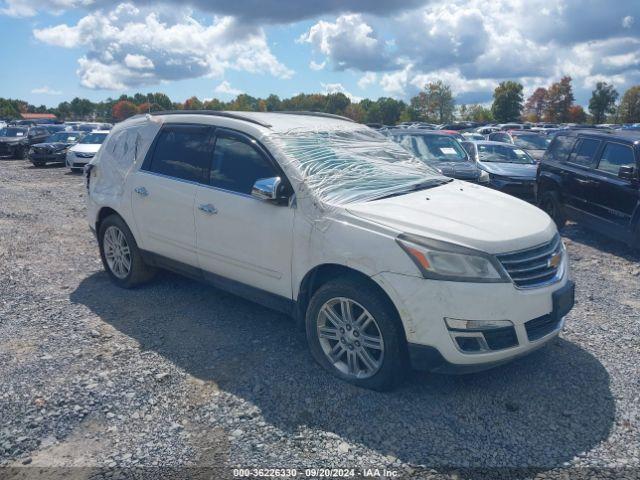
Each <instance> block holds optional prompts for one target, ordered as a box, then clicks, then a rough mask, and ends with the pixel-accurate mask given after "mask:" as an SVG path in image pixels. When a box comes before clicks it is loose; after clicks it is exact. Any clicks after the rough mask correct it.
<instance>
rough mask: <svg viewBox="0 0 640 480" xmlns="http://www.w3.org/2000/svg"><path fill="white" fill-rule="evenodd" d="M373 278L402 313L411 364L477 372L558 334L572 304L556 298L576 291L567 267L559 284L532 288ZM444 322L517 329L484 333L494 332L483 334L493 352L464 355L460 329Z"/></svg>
mask: <svg viewBox="0 0 640 480" xmlns="http://www.w3.org/2000/svg"><path fill="white" fill-rule="evenodd" d="M565 262H566V259H565ZM374 278H375V279H376V280H377V281H378V282H379V283H380V285H381V286H382V287H383V288H384V289H385V291H386V292H387V293H388V294H389V295H390V297H391V300H392V301H393V302H394V304H395V306H396V308H397V310H398V312H399V313H400V317H401V319H402V323H403V326H404V329H405V333H406V337H407V342H408V344H409V355H410V358H411V363H412V365H413V366H414V368H418V369H429V370H436V371H452V370H456V371H462V372H465V371H478V370H484V369H486V368H491V367H493V366H496V365H500V364H502V363H505V362H508V361H511V360H513V359H515V358H517V357H520V356H523V355H526V354H528V353H531V352H532V351H534V350H536V349H538V348H540V347H541V346H542V345H544V344H545V343H547V342H548V341H549V340H551V339H553V338H554V337H555V336H557V335H558V333H559V332H560V331H561V330H562V327H563V325H564V316H565V315H566V314H567V313H568V311H569V310H570V309H571V307H572V306H573V297H572V295H570V297H571V298H570V301H569V302H566V301H565V302H564V303H565V304H564V305H562V306H558V305H557V302H554V300H553V299H554V297H556V298H558V296H559V295H558V294H555V295H554V293H555V292H562V291H566V290H571V292H572V291H573V282H571V281H570V280H569V278H568V268H567V266H566V265H565V273H564V276H563V277H562V278H561V279H560V280H559V281H557V282H556V283H554V284H552V285H548V286H544V287H540V288H532V289H518V288H516V287H515V286H514V285H513V284H512V283H493V284H489V283H487V284H483V283H467V282H445V281H435V280H426V279H423V278H419V277H412V276H407V275H400V274H394V273H388V272H385V273H381V274H378V275H376V276H375V277H374ZM567 296H568V295H564V296H563V297H567ZM554 304H555V305H554ZM445 318H454V319H462V320H476V321H487V320H509V321H510V322H511V323H512V324H513V327H512V330H511V331H504V330H505V329H499V330H503V331H498V330H493V331H491V330H486V332H491V333H488V334H487V335H485V334H482V335H481V336H483V337H485V336H486V343H485V347H486V346H487V344H488V345H489V346H490V349H489V350H486V349H484V350H482V351H464V350H463V348H461V344H460V343H458V340H457V338H458V337H457V335H458V333H459V331H454V330H452V329H450V328H448V327H447V325H446V323H445V320H444V319H445ZM474 334H475V335H476V336H477V332H474ZM483 340H484V339H483Z"/></svg>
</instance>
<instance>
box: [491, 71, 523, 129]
mask: <svg viewBox="0 0 640 480" xmlns="http://www.w3.org/2000/svg"><path fill="white" fill-rule="evenodd" d="M522 101H523V96H522V85H521V84H520V83H517V82H513V81H511V80H509V81H506V82H501V83H500V85H498V86H497V87H496V88H495V90H494V91H493V104H492V105H491V113H492V114H493V118H494V120H495V121H497V122H501V123H506V122H514V121H517V120H518V119H519V118H520V113H521V112H522Z"/></svg>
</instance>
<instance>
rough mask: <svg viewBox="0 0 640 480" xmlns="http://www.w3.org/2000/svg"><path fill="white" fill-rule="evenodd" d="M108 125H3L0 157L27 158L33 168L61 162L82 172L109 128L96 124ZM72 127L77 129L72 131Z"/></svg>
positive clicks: (0, 136)
mask: <svg viewBox="0 0 640 480" xmlns="http://www.w3.org/2000/svg"><path fill="white" fill-rule="evenodd" d="M96 126H97V127H111V125H110V124H84V123H80V122H72V123H71V124H67V125H59V124H48V125H35V126H31V125H25V126H6V127H4V128H1V129H0V158H18V159H25V160H29V161H30V162H31V163H33V165H34V166H36V167H43V166H45V165H47V164H49V163H64V164H65V165H66V166H68V167H69V168H70V169H71V170H72V171H82V169H83V168H84V166H85V165H86V164H87V163H89V162H90V161H91V159H92V158H93V156H94V155H95V154H96V152H97V151H98V149H99V148H100V145H101V144H102V142H103V141H104V139H105V138H106V137H107V134H108V133H109V130H95V127H96ZM73 127H76V128H78V130H72V128H73Z"/></svg>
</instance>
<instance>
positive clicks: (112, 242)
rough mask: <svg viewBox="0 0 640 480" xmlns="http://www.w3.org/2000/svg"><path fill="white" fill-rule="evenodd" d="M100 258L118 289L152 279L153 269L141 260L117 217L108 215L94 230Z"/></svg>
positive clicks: (139, 254) (135, 246) (133, 241)
mask: <svg viewBox="0 0 640 480" xmlns="http://www.w3.org/2000/svg"><path fill="white" fill-rule="evenodd" d="M98 245H99V247H100V258H101V259H102V264H103V265H104V268H105V270H106V271H107V273H108V274H109V278H110V279H111V281H112V282H113V283H115V284H116V285H118V286H119V287H122V288H134V287H137V286H138V285H142V284H143V283H145V282H148V281H149V280H151V279H152V278H153V276H154V275H155V273H156V270H155V268H153V267H150V266H149V265H147V264H146V263H144V260H143V259H142V254H141V252H140V249H139V248H138V244H137V243H136V240H135V239H134V238H133V234H132V233H131V230H129V227H128V226H127V224H126V223H125V222H124V220H123V219H122V218H121V217H120V216H118V215H110V216H108V217H107V218H105V219H104V220H103V221H102V223H101V224H100V228H99V230H98Z"/></svg>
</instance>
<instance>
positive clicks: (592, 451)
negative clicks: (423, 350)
mask: <svg viewBox="0 0 640 480" xmlns="http://www.w3.org/2000/svg"><path fill="white" fill-rule="evenodd" d="M83 197H84V186H83V179H82V178H81V177H80V176H79V175H73V174H70V173H68V170H67V169H63V168H55V167H49V168H45V169H35V168H33V167H31V166H30V164H28V163H26V162H24V161H7V160H4V161H0V466H2V467H5V468H3V469H0V478H2V477H8V478H31V477H34V476H38V475H40V476H41V478H54V477H55V476H56V475H59V476H60V478H62V477H63V476H64V475H73V476H74V477H75V478H101V477H103V476H112V475H114V476H117V475H118V474H120V475H126V476H133V475H136V476H138V477H147V476H148V477H158V476H159V472H161V474H162V475H161V476H163V477H165V478H166V477H170V476H171V475H173V476H175V477H183V476H186V475H187V470H185V468H186V467H191V468H192V470H189V471H188V474H189V475H190V476H202V477H203V478H204V477H207V478H231V477H232V476H233V475H232V469H233V468H236V467H243V468H253V467H256V468H268V467H279V468H297V469H298V470H299V471H302V472H304V468H305V467H315V468H325V467H341V468H355V469H356V471H355V474H356V475H357V476H359V475H361V473H362V471H361V468H366V467H374V468H383V467H386V468H387V469H390V470H393V471H395V472H396V473H397V476H398V477H402V478H478V477H479V476H483V475H486V477H487V478H490V477H491V478H496V476H498V475H499V474H500V475H502V476H504V477H508V476H530V477H534V476H537V478H545V477H546V478H556V477H557V478H566V475H567V474H570V475H571V477H578V476H579V477H585V478H586V477H590V478H603V477H605V476H608V477H609V478H620V476H626V477H627V478H638V476H639V475H640V374H639V370H640V367H639V365H640V343H639V341H638V338H640V257H639V256H638V255H637V254H634V253H632V252H631V251H630V250H629V249H628V248H627V247H625V246H624V245H621V244H618V243H616V242H613V241H610V240H606V239H604V238H603V237H600V236H597V235H596V234H593V233H590V232H587V231H585V230H583V229H582V228H580V227H578V226H576V225H570V226H569V227H568V228H567V230H566V231H565V232H564V237H565V241H566V242H567V244H568V249H569V254H570V257H571V259H572V268H573V275H574V278H575V280H576V283H577V301H578V303H577V305H576V308H575V309H574V310H573V311H572V312H571V314H570V315H569V317H568V319H567V325H566V330H565V331H564V333H563V334H562V335H561V337H560V338H559V339H557V340H556V341H553V342H552V343H551V344H550V345H549V346H548V347H546V348H544V349H542V350H541V351H539V352H536V353H534V354H533V355H531V356H529V357H527V358H524V359H522V360H519V361H517V362H515V363H512V364H509V365H506V366H503V367H500V368H497V369H494V370H491V371H488V372H484V373H480V374H473V375H467V376H444V375H434V374H426V373H414V374H412V375H411V376H410V378H409V379H408V380H407V381H406V382H405V383H404V385H403V386H402V387H401V388H400V389H399V390H397V391H395V392H393V393H386V394H381V393H375V392H369V391H364V390H360V389H357V388H355V387H351V386H349V385H346V384H344V383H341V382H340V381H338V380H336V379H334V378H333V377H331V376H329V375H328V374H325V373H324V372H323V371H322V370H321V369H320V368H319V367H317V366H316V365H315V364H314V363H313V361H312V360H311V357H310V355H309V354H308V353H307V349H306V345H305V342H304V338H303V336H302V335H301V334H300V333H298V332H296V331H295V330H294V328H293V323H292V322H291V321H290V320H289V319H288V318H286V317H285V316H282V315H280V314H278V313H274V312H272V311H269V310H266V309H264V308H262V307H259V306H256V305H254V304H252V303H249V302H247V301H244V300H242V299H239V298H237V297H233V296H231V295H227V294H225V293H222V292H220V291H217V290H215V289H213V288H211V287H208V286H206V285H202V284H198V283H196V282H193V281H191V280H188V279H184V278H181V277H178V276H175V275H172V274H169V273H166V274H161V275H160V276H159V277H158V278H157V279H156V280H155V281H154V282H153V283H152V284H150V285H148V286H146V287H143V288H141V289H138V290H134V291H124V290H120V289H117V288H116V287H114V286H112V285H111V283H110V282H109V281H108V278H107V275H106V274H105V273H104V272H103V270H102V266H101V264H100V260H99V256H98V249H97V246H96V242H95V240H94V238H93V236H92V234H91V232H90V231H89V229H88V227H87V225H86V222H85V218H84V211H85V208H84V198H83ZM10 467H14V468H10ZM38 467H39V468H38ZM43 467H60V468H59V469H57V470H52V469H43ZM63 467H85V468H75V469H70V470H66V469H64V468H63ZM129 467H164V468H162V469H161V470H159V469H154V468H141V469H130V468H129ZM202 467H207V468H202ZM209 467H210V468H209ZM494 467H500V470H492V469H493V468H494ZM513 469H527V470H513Z"/></svg>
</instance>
